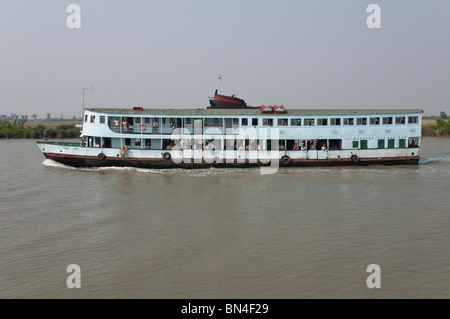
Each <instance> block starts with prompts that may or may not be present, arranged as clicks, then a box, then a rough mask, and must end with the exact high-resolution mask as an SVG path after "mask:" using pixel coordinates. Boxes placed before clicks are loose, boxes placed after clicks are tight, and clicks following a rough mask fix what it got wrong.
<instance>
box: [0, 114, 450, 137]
mask: <svg viewBox="0 0 450 319" xmlns="http://www.w3.org/2000/svg"><path fill="white" fill-rule="evenodd" d="M25 122H26V120H25V119H19V118H14V119H4V120H0V138H36V139H39V138H43V136H44V132H45V131H46V130H47V129H48V127H46V126H44V125H36V126H33V127H24V124H25ZM45 135H46V136H45V137H47V138H78V137H80V129H79V128H77V127H75V124H62V125H58V126H56V127H52V128H50V129H48V130H47V133H46V134H45ZM422 135H423V136H450V121H449V120H447V121H446V120H443V119H439V118H438V119H436V124H425V125H423V126H422Z"/></svg>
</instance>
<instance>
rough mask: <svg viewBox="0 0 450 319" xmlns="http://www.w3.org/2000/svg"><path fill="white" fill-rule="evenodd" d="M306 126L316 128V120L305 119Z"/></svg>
mask: <svg viewBox="0 0 450 319" xmlns="http://www.w3.org/2000/svg"><path fill="white" fill-rule="evenodd" d="M305 126H314V119H305Z"/></svg>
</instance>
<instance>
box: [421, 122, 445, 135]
mask: <svg viewBox="0 0 450 319" xmlns="http://www.w3.org/2000/svg"><path fill="white" fill-rule="evenodd" d="M422 135H423V136H450V121H448V120H447V121H446V120H443V119H439V118H438V119H436V124H427V125H422Z"/></svg>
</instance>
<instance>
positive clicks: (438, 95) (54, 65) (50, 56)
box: [0, 0, 450, 118]
mask: <svg viewBox="0 0 450 319" xmlns="http://www.w3.org/2000/svg"><path fill="white" fill-rule="evenodd" d="M71 3H74V4H78V5H79V6H80V8H81V28H80V29H69V28H68V27H67V25H66V20H67V17H68V16H69V15H70V13H67V12H66V8H67V6H68V5H69V4H71ZM372 3H375V4H378V5H379V6H380V7H381V28H380V29H369V28H368V27H367V24H366V19H367V17H368V16H369V15H370V13H367V12H366V9H367V6H368V5H369V4H372ZM0 39H1V43H2V45H1V50H0V114H6V115H9V114H11V113H17V114H27V115H31V114H33V113H36V114H38V117H39V118H45V116H46V114H47V113H51V114H52V117H60V116H61V115H63V116H64V117H66V118H71V117H73V116H74V115H76V116H77V117H79V116H80V115H81V112H82V91H81V90H80V88H82V87H89V86H90V85H91V84H92V85H93V86H94V87H95V89H96V91H95V93H91V92H86V93H85V101H86V107H132V106H144V107H175V108H186V107H206V106H207V105H208V96H211V95H213V94H214V89H215V87H216V84H217V74H218V73H219V72H220V71H221V70H222V68H223V67H225V74H224V77H223V79H222V83H221V87H220V93H222V94H227V95H228V94H230V95H231V94H236V95H237V96H238V97H240V98H243V99H245V100H246V102H247V103H248V104H249V105H253V106H257V105H261V104H266V105H267V104H283V105H284V106H285V107H286V108H288V109H289V108H421V109H423V110H424V114H425V115H432V114H439V112H440V111H445V112H446V113H447V114H450V1H449V0H433V1H423V0H420V1H419V0H416V1H415V0H395V1H392V0H389V1H387V0H385V1H381V0H378V1H375V0H373V1H363V0H341V1H338V0H305V1H302V0H277V1H274V0H271V1H266V0H164V1H163V0H147V1H138V0H134V1H125V0H120V1H119V0H115V1H114V0H89V1H87V0H71V1H63V0H1V1H0Z"/></svg>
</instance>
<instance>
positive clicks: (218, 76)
mask: <svg viewBox="0 0 450 319" xmlns="http://www.w3.org/2000/svg"><path fill="white" fill-rule="evenodd" d="M224 72H225V68H223V69H222V72H221V73H219V74H217V86H216V93H215V94H217V92H218V90H219V86H220V81H221V80H222V76H223V73H224Z"/></svg>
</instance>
